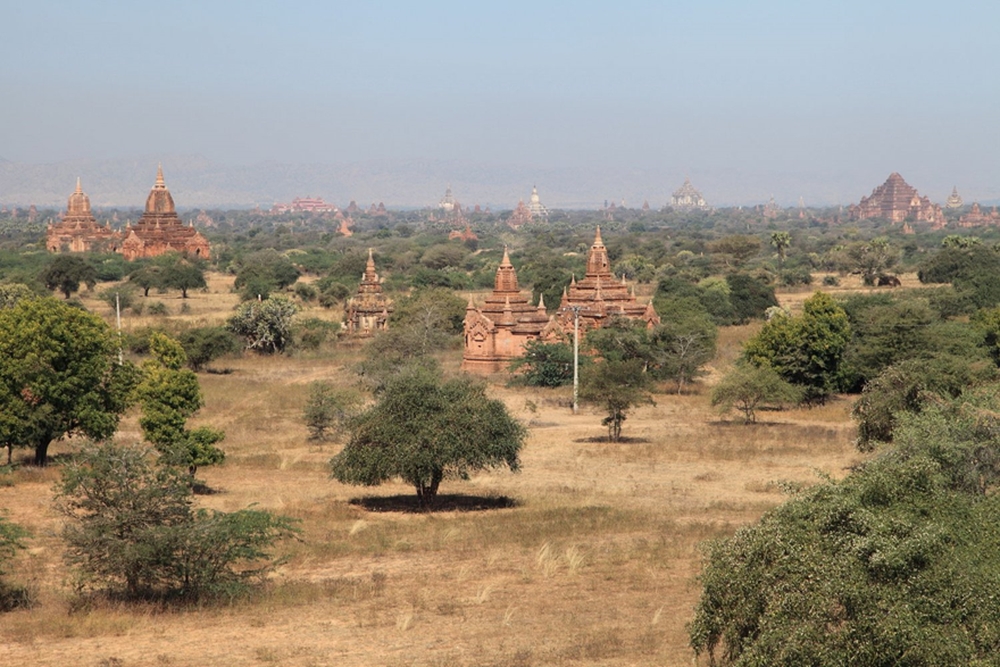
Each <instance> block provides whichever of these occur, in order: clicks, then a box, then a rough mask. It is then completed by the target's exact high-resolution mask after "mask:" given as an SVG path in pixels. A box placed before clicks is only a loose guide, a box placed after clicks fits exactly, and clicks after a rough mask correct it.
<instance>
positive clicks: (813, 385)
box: [743, 292, 851, 402]
mask: <svg viewBox="0 0 1000 667" xmlns="http://www.w3.org/2000/svg"><path fill="white" fill-rule="evenodd" d="M850 338H851V327H850V323H849V322H848V319H847V313H845V312H844V309H843V308H841V307H840V306H839V305H837V303H836V302H835V301H834V300H833V299H832V298H831V297H830V296H829V295H827V294H824V293H823V292H816V293H815V294H814V295H813V296H811V297H809V298H808V299H807V300H806V301H805V304H804V306H803V313H802V315H799V316H796V317H791V316H788V315H782V314H776V315H775V316H774V317H772V318H771V320H769V321H768V322H767V323H766V324H764V327H763V328H762V329H761V330H760V331H759V332H758V333H757V334H756V335H755V336H753V337H752V338H751V339H750V340H748V341H747V342H746V345H745V346H744V349H743V354H744V357H745V358H746V359H747V361H749V362H750V363H752V364H753V365H755V366H770V367H771V368H773V369H774V370H775V371H777V373H778V374H779V375H780V376H781V377H782V378H784V379H785V380H786V381H788V382H791V383H792V384H795V385H798V386H800V387H802V388H803V389H804V390H805V399H806V400H808V401H820V402H822V401H823V400H825V399H826V397H827V396H829V395H830V394H831V393H833V392H834V391H836V390H837V389H838V388H839V387H840V384H841V378H842V369H841V361H842V359H843V355H844V351H845V350H846V349H847V345H848V343H849V342H850Z"/></svg>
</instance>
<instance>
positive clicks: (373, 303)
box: [345, 248, 393, 337]
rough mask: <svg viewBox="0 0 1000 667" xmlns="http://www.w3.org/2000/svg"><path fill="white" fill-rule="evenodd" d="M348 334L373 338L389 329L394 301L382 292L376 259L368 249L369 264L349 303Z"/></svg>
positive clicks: (347, 314)
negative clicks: (376, 268)
mask: <svg viewBox="0 0 1000 667" xmlns="http://www.w3.org/2000/svg"><path fill="white" fill-rule="evenodd" d="M346 311H347V312H346V313H345V316H346V320H347V333H349V334H352V335H354V336H359V337H365V336H373V335H375V334H376V333H377V332H379V331H385V330H386V329H388V328H389V315H391V314H392V311H393V306H392V301H390V300H389V298H388V297H387V296H386V295H385V293H384V292H383V290H382V281H381V279H380V278H379V277H378V274H377V273H376V272H375V259H374V258H373V257H372V250H371V248H369V249H368V262H367V263H366V264H365V272H364V274H363V275H362V276H361V284H360V285H358V291H357V293H356V294H355V295H354V296H353V297H351V298H350V299H349V300H348V301H347V309H346Z"/></svg>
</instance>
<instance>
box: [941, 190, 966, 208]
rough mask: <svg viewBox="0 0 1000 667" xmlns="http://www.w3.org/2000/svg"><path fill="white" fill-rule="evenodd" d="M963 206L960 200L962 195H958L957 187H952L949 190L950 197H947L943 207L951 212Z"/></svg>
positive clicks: (963, 203)
mask: <svg viewBox="0 0 1000 667" xmlns="http://www.w3.org/2000/svg"><path fill="white" fill-rule="evenodd" d="M963 206H965V201H963V200H962V195H960V194H958V186H957V185H954V186H952V188H951V195H950V196H949V197H948V201H946V202H945V203H944V207H945V208H947V209H951V210H956V209H960V208H962V207H963Z"/></svg>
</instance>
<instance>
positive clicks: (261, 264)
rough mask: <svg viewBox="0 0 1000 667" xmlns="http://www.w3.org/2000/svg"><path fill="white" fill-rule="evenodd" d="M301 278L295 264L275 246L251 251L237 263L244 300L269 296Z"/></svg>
mask: <svg viewBox="0 0 1000 667" xmlns="http://www.w3.org/2000/svg"><path fill="white" fill-rule="evenodd" d="M298 279H299V271H298V269H296V268H295V265H294V264H292V262H291V261H290V260H289V259H288V258H287V257H285V256H284V255H283V254H281V253H279V252H278V251H277V250H275V249H274V248H265V249H264V250H259V251H257V252H253V253H249V254H248V255H246V256H244V257H242V258H241V259H240V260H239V262H238V263H237V271H236V281H235V282H234V283H233V286H234V287H235V288H236V289H238V290H240V296H241V298H242V299H243V300H244V301H247V300H251V299H256V298H258V296H260V297H262V298H267V297H268V295H269V294H270V293H271V292H273V291H275V290H283V289H285V288H286V287H288V286H290V285H292V284H293V283H294V282H295V281H296V280H298Z"/></svg>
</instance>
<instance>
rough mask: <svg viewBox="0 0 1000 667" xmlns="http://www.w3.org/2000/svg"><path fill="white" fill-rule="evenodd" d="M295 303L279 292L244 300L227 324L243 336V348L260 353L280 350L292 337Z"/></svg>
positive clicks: (296, 309)
mask: <svg viewBox="0 0 1000 667" xmlns="http://www.w3.org/2000/svg"><path fill="white" fill-rule="evenodd" d="M297 312H298V307H297V306H296V305H295V304H294V303H292V302H291V301H289V300H288V299H286V298H285V297H282V296H274V297H271V298H269V299H265V300H264V301H247V302H246V303H242V304H240V305H239V306H237V308H236V313H235V314H234V315H233V316H232V317H230V318H229V320H228V321H227V323H226V326H227V328H228V329H229V330H230V331H231V332H233V333H234V334H236V335H237V336H239V337H240V338H242V339H243V340H244V342H245V345H246V349H248V350H254V351H255V352H260V353H261V354H279V353H281V352H284V351H285V348H286V347H287V346H288V345H289V343H291V341H292V325H293V319H294V317H295V313H297Z"/></svg>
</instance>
